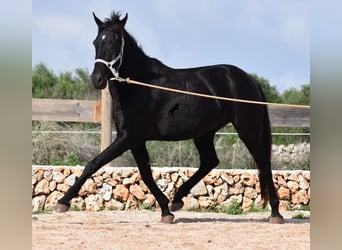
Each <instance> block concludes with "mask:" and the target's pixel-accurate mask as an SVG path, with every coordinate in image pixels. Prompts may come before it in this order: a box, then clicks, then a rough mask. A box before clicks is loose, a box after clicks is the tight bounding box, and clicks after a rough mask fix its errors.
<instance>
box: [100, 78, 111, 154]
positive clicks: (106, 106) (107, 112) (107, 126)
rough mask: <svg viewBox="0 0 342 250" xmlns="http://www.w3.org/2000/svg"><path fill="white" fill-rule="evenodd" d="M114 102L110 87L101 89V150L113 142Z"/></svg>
mask: <svg viewBox="0 0 342 250" xmlns="http://www.w3.org/2000/svg"><path fill="white" fill-rule="evenodd" d="M112 113H113V102H112V97H111V95H110V92H109V87H108V84H107V87H106V88H104V89H103V90H102V91H101V152H102V151H103V150H105V149H106V148H107V147H108V146H109V145H110V144H111V143H112Z"/></svg>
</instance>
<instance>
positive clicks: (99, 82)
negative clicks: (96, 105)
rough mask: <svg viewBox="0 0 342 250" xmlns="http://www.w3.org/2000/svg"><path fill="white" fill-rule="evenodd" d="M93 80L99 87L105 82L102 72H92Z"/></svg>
mask: <svg viewBox="0 0 342 250" xmlns="http://www.w3.org/2000/svg"><path fill="white" fill-rule="evenodd" d="M91 81H92V83H93V84H94V86H95V87H99V86H101V85H102V84H103V77H102V75H101V74H92V75H91Z"/></svg>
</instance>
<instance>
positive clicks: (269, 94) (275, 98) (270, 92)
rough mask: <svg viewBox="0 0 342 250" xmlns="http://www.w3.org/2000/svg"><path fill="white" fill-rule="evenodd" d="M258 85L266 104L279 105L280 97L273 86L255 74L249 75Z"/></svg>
mask: <svg viewBox="0 0 342 250" xmlns="http://www.w3.org/2000/svg"><path fill="white" fill-rule="evenodd" d="M250 75H251V76H252V77H253V78H254V79H255V80H256V81H257V82H258V83H259V84H260V85H261V88H262V90H263V92H264V94H265V97H266V100H267V101H268V102H275V103H281V102H282V101H283V98H282V96H281V95H280V94H279V92H278V90H277V88H276V87H275V86H271V85H270V83H269V82H268V80H267V79H265V78H263V77H260V76H258V75H256V74H253V73H252V74H250Z"/></svg>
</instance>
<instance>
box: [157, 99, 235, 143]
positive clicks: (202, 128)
mask: <svg viewBox="0 0 342 250" xmlns="http://www.w3.org/2000/svg"><path fill="white" fill-rule="evenodd" d="M211 103H213V102H211ZM221 113H222V112H221V110H220V109H219V107H218V106H217V105H213V104H211V105H210V102H209V103H208V102H204V103H203V104H201V103H198V102H197V103H196V104H194V102H190V103H177V104H174V105H173V106H172V105H171V106H170V108H169V109H166V112H165V111H164V112H162V113H159V115H158V116H159V119H158V120H159V121H158V134H159V136H160V138H157V139H161V140H185V139H191V138H195V137H198V136H201V135H203V134H205V133H207V132H208V131H211V130H213V129H214V128H217V127H218V126H219V125H220V124H223V125H224V124H226V123H227V122H228V121H226V120H227V118H228V117H226V118H224V117H222V115H221Z"/></svg>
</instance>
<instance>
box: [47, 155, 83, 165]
mask: <svg viewBox="0 0 342 250" xmlns="http://www.w3.org/2000/svg"><path fill="white" fill-rule="evenodd" d="M51 164H52V165H55V166H77V165H81V166H82V165H84V164H85V162H81V161H79V160H78V157H77V155H75V154H74V153H71V154H68V155H66V156H65V157H64V159H63V160H60V159H58V158H56V157H52V158H51Z"/></svg>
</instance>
